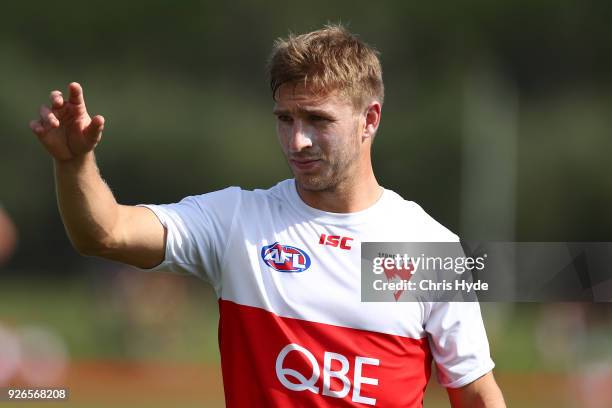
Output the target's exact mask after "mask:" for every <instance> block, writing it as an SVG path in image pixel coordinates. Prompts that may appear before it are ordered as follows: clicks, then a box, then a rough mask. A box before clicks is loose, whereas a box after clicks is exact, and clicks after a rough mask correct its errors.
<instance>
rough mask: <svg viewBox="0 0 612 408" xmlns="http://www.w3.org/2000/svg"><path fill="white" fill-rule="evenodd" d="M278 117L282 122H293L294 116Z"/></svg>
mask: <svg viewBox="0 0 612 408" xmlns="http://www.w3.org/2000/svg"><path fill="white" fill-rule="evenodd" d="M277 118H278V120H279V121H281V122H286V123H287V122H291V121H292V118H291V116H289V115H278V116H277Z"/></svg>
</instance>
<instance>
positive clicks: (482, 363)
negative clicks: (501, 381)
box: [425, 302, 495, 388]
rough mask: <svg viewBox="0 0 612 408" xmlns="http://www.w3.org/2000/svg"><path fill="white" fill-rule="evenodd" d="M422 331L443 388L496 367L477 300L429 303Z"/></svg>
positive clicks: (472, 378) (454, 385) (452, 386)
mask: <svg viewBox="0 0 612 408" xmlns="http://www.w3.org/2000/svg"><path fill="white" fill-rule="evenodd" d="M425 331H426V332H427V334H428V339H429V345H430V348H431V352H432V355H433V358H434V361H435V364H436V372H437V377H438V382H439V383H440V384H441V385H442V386H443V387H447V388H459V387H463V386H465V385H467V384H469V383H471V382H472V381H474V380H476V379H478V378H480V377H481V376H483V375H484V374H486V373H488V372H489V371H491V370H492V369H493V367H494V366H495V364H494V363H493V360H492V359H491V356H490V353H489V342H488V340H487V334H486V331H485V328H484V324H483V322H482V316H481V314H480V305H479V304H478V302H431V303H429V316H428V318H427V320H426V323H425Z"/></svg>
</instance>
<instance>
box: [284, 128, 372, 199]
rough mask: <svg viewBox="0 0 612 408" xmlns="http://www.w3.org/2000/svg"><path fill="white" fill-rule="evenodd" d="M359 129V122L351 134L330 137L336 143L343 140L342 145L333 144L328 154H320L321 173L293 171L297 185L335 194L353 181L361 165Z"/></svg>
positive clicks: (310, 189) (310, 190) (304, 188)
mask: <svg viewBox="0 0 612 408" xmlns="http://www.w3.org/2000/svg"><path fill="white" fill-rule="evenodd" d="M358 129H359V122H358V121H357V123H356V124H355V125H354V126H353V129H352V131H350V134H348V135H338V134H332V135H330V138H332V139H336V142H337V141H340V140H341V141H342V143H332V144H330V149H329V151H328V152H327V153H326V154H323V153H322V154H320V159H321V160H322V164H323V165H322V166H321V170H320V171H318V172H316V173H313V174H308V173H299V172H296V171H294V170H293V169H291V170H292V172H293V176H294V178H295V180H296V182H297V184H298V185H299V187H300V188H301V189H302V190H305V191H309V192H334V191H336V190H337V189H338V188H339V187H340V186H341V185H343V184H345V183H347V182H350V181H351V178H352V177H354V174H355V173H356V171H355V168H356V167H357V166H358V163H359V153H360V146H359V140H360V138H359V137H358ZM290 167H291V166H290Z"/></svg>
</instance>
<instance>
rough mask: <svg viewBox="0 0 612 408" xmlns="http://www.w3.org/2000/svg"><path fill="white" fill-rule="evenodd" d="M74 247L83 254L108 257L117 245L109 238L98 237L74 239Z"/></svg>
mask: <svg viewBox="0 0 612 408" xmlns="http://www.w3.org/2000/svg"><path fill="white" fill-rule="evenodd" d="M72 246H73V247H74V249H75V250H76V251H77V252H78V253H79V254H80V255H83V256H96V257H101V258H106V257H108V255H109V254H111V253H112V251H113V248H115V247H116V245H114V244H113V243H112V242H111V240H109V239H98V240H89V241H76V240H72Z"/></svg>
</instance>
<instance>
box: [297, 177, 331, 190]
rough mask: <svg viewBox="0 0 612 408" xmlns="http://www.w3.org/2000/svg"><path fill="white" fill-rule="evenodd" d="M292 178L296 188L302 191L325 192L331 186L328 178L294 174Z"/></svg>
mask: <svg viewBox="0 0 612 408" xmlns="http://www.w3.org/2000/svg"><path fill="white" fill-rule="evenodd" d="M294 177H295V182H296V184H297V186H298V187H299V188H300V189H301V190H303V191H310V192H317V191H326V190H329V189H330V188H331V187H332V186H333V183H332V181H331V180H330V178H327V177H321V176H319V175H305V174H294Z"/></svg>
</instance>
